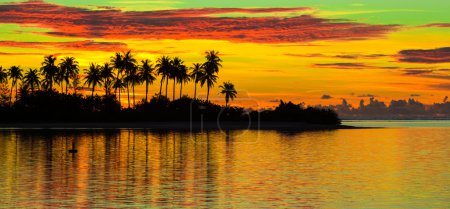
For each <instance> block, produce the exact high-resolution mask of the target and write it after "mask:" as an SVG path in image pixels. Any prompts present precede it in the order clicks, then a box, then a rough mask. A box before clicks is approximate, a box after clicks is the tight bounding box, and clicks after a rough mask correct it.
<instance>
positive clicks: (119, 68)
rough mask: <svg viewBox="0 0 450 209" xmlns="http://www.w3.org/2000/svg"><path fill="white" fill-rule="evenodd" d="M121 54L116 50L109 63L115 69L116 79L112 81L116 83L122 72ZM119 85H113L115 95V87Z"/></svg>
mask: <svg viewBox="0 0 450 209" xmlns="http://www.w3.org/2000/svg"><path fill="white" fill-rule="evenodd" d="M122 60H123V59H122V54H120V53H119V52H116V54H115V55H114V56H112V57H111V63H112V64H113V66H114V68H116V69H117V72H116V79H115V80H114V83H117V81H118V80H120V77H121V76H122V72H123V68H124V67H123V61H122ZM119 86H120V85H114V94H115V95H117V88H119ZM119 101H120V91H119Z"/></svg>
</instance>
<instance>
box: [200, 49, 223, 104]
mask: <svg viewBox="0 0 450 209" xmlns="http://www.w3.org/2000/svg"><path fill="white" fill-rule="evenodd" d="M205 54H206V55H205V58H206V62H205V63H203V65H202V67H203V69H205V74H204V75H203V76H202V81H201V86H203V85H204V84H205V82H206V84H207V88H208V92H207V94H206V101H208V99H209V89H210V88H211V87H213V86H214V83H216V82H217V75H215V74H218V73H219V68H221V67H222V64H221V62H222V60H221V59H220V57H219V52H217V51H214V50H212V51H206V52H205Z"/></svg>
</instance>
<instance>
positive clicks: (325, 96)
mask: <svg viewBox="0 0 450 209" xmlns="http://www.w3.org/2000/svg"><path fill="white" fill-rule="evenodd" d="M331 98H333V97H332V96H330V95H328V94H324V95H322V97H320V99H331Z"/></svg>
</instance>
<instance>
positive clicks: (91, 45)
mask: <svg viewBox="0 0 450 209" xmlns="http://www.w3.org/2000/svg"><path fill="white" fill-rule="evenodd" d="M0 46H3V47H20V48H47V47H57V48H64V49H72V50H91V51H120V50H124V49H126V47H127V45H126V44H124V43H119V42H95V41H91V40H86V41H71V42H19V41H0Z"/></svg>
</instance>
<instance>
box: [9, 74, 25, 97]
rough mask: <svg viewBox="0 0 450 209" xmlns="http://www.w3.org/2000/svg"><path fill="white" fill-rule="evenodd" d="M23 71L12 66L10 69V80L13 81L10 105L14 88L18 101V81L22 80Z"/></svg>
mask: <svg viewBox="0 0 450 209" xmlns="http://www.w3.org/2000/svg"><path fill="white" fill-rule="evenodd" d="M22 76H23V75H22V69H20V67H19V66H12V67H11V68H9V78H10V79H11V81H12V84H11V94H10V98H9V103H10V104H12V91H13V87H16V100H17V81H18V80H20V79H22Z"/></svg>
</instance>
